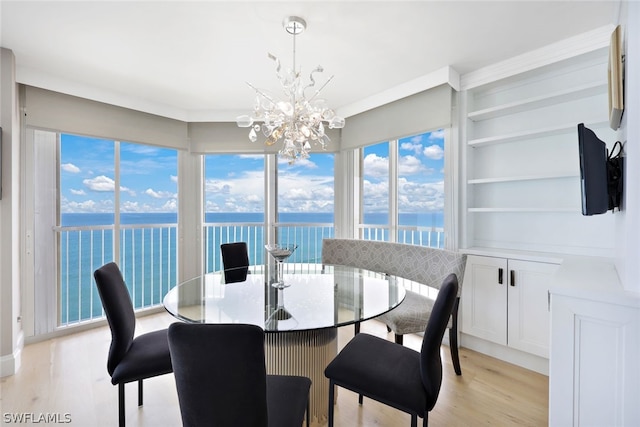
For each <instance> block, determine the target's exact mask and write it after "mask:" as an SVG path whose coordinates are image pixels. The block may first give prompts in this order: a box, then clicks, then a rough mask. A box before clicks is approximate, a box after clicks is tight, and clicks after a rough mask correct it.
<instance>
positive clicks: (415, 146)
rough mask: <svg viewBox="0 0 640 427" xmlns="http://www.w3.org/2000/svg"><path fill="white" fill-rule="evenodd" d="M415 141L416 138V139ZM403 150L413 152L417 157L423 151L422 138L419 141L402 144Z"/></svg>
mask: <svg viewBox="0 0 640 427" xmlns="http://www.w3.org/2000/svg"><path fill="white" fill-rule="evenodd" d="M414 139H415V138H414ZM400 149H401V150H407V151H413V152H414V153H415V154H416V155H418V154H420V152H421V151H422V144H420V138H419V137H418V140H417V141H414V140H412V141H411V142H403V143H401V144H400Z"/></svg>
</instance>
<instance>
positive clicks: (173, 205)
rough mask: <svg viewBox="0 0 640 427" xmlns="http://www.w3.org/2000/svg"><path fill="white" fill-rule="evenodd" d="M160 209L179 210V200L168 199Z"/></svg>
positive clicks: (165, 210) (164, 210)
mask: <svg viewBox="0 0 640 427" xmlns="http://www.w3.org/2000/svg"><path fill="white" fill-rule="evenodd" d="M160 210H161V211H163V212H178V201H177V200H176V199H171V200H168V201H167V202H166V203H165V204H164V205H162V207H161V208H160Z"/></svg>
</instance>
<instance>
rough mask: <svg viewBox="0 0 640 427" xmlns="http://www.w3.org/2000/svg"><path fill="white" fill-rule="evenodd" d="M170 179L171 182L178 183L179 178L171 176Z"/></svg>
mask: <svg viewBox="0 0 640 427" xmlns="http://www.w3.org/2000/svg"><path fill="white" fill-rule="evenodd" d="M169 179H170V180H171V182H178V177H177V176H175V175H170V177H169Z"/></svg>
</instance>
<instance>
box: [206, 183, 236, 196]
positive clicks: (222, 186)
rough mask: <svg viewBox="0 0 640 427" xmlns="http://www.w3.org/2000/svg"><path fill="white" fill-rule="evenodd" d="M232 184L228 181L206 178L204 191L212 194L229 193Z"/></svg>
mask: <svg viewBox="0 0 640 427" xmlns="http://www.w3.org/2000/svg"><path fill="white" fill-rule="evenodd" d="M231 188H232V186H231V185H230V184H229V183H228V182H223V181H218V180H212V179H208V180H207V181H206V182H205V183H204V191H205V193H213V194H229V193H231Z"/></svg>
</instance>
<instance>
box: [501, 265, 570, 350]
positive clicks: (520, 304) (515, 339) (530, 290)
mask: <svg viewBox="0 0 640 427" xmlns="http://www.w3.org/2000/svg"><path fill="white" fill-rule="evenodd" d="M508 267H509V290H508V304H507V310H508V319H509V321H508V325H507V333H508V336H507V342H508V344H509V347H513V348H515V349H518V350H522V351H525V352H527V353H532V354H535V355H538V356H541V357H545V358H548V357H549V299H548V298H549V294H548V293H549V283H550V280H551V276H552V275H553V274H554V272H555V271H556V269H557V268H558V266H557V265H556V264H547V263H541V262H531V261H516V260H509V265H508Z"/></svg>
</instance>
